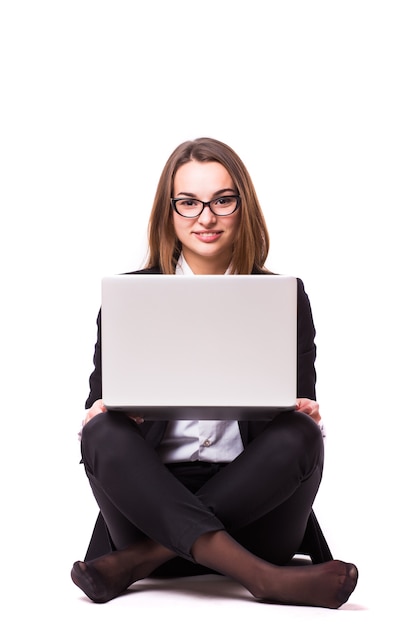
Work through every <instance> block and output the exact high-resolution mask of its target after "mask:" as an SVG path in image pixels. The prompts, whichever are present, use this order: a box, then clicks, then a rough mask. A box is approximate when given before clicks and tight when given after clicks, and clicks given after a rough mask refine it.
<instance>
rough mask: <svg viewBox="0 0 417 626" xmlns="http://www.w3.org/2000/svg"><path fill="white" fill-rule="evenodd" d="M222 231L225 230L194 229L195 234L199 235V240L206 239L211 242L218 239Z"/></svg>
mask: <svg viewBox="0 0 417 626" xmlns="http://www.w3.org/2000/svg"><path fill="white" fill-rule="evenodd" d="M222 232H223V231H221V230H199V231H193V235H194V236H195V237H197V239H198V240H199V241H205V242H206V243H210V242H212V241H217V239H219V237H220V236H221V234H222Z"/></svg>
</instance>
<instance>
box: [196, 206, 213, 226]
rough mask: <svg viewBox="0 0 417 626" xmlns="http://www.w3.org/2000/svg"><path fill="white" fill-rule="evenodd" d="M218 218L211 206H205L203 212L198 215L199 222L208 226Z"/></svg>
mask: <svg viewBox="0 0 417 626" xmlns="http://www.w3.org/2000/svg"><path fill="white" fill-rule="evenodd" d="M216 220H217V216H216V215H215V214H214V213H213V212H212V211H211V210H210V207H209V206H205V207H204V209H203V212H202V213H200V215H199V216H198V222H199V224H201V225H202V226H208V225H210V224H215V223H216Z"/></svg>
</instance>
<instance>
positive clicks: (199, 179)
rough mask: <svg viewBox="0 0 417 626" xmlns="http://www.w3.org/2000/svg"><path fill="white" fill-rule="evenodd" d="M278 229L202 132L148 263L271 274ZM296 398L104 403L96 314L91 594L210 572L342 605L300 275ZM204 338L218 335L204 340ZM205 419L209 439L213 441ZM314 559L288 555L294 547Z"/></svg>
mask: <svg viewBox="0 0 417 626" xmlns="http://www.w3.org/2000/svg"><path fill="white" fill-rule="evenodd" d="M268 246H269V239H268V233H267V229H266V225H265V222H264V218H263V215H262V212H261V209H260V206H259V202H258V199H257V196H256V193H255V190H254V187H253V184H252V182H251V179H250V177H249V174H248V172H247V170H246V168H245V166H244V165H243V163H242V161H241V160H240V158H239V157H238V156H237V155H236V154H235V152H234V151H233V150H231V149H230V148H229V147H228V146H227V145H225V144H223V143H221V142H219V141H216V140H213V139H207V138H202V139H198V140H196V141H190V142H185V143H183V144H181V145H180V146H179V147H178V148H177V149H176V150H175V151H174V152H173V154H172V155H171V156H170V158H169V159H168V161H167V163H166V165H165V168H164V170H163V172H162V175H161V178H160V181H159V184H158V188H157V192H156V196H155V201H154V205H153V209H152V212H151V216H150V223H149V259H148V264H147V267H146V269H144V270H141V273H167V274H184V273H194V274H224V273H238V274H250V273H255V274H258V273H268V272H267V270H266V269H265V267H264V262H265V259H266V256H267V253H268ZM297 321H298V395H299V400H298V407H297V409H298V410H297V411H288V412H285V413H281V414H279V415H277V417H276V418H274V419H273V420H271V421H267V422H266V421H263V422H259V421H257V422H239V423H237V422H233V421H231V422H227V423H224V422H204V424H202V423H199V422H193V421H186V420H180V421H177V422H169V423H166V422H165V423H164V422H148V421H143V420H142V419H141V418H137V417H134V416H127V415H124V414H120V413H119V414H116V413H114V412H111V411H106V407H105V406H104V405H103V402H102V400H101V338H100V316H99V318H98V340H97V344H96V349H95V357H94V363H95V369H94V371H93V373H92V375H91V377H90V395H89V398H88V400H87V403H86V408H87V409H88V412H87V415H86V417H85V420H84V426H83V431H82V440H81V448H82V459H83V463H84V466H85V470H86V473H87V476H88V479H89V481H90V484H91V488H92V491H93V493H94V496H95V498H96V500H97V503H98V505H99V508H100V516H99V520H98V523H97V525H96V529H95V533H94V535H93V538H92V541H91V543H90V546H89V550H88V552H87V555H86V560H85V561H84V562H82V561H77V562H76V563H74V566H73V568H72V571H71V576H72V579H73V581H74V583H75V584H76V585H78V586H79V587H80V588H81V589H82V590H83V591H84V593H85V594H86V595H87V596H88V597H89V598H90V599H91V600H93V601H94V602H107V601H108V600H111V599H112V598H115V597H116V596H118V595H120V594H121V593H123V592H124V591H125V590H126V589H127V588H128V587H129V586H130V585H131V584H132V583H134V582H135V581H138V580H140V579H143V578H145V577H147V576H150V575H153V576H155V575H158V574H159V575H161V574H162V575H185V574H187V575H189V574H191V573H201V572H208V571H211V572H212V571H214V572H218V573H220V574H223V575H226V576H228V577H230V578H232V579H234V580H236V581H237V582H239V583H241V584H242V585H243V586H244V587H245V588H246V589H248V590H249V592H250V593H251V594H252V595H253V596H254V597H255V598H259V599H263V600H268V601H271V602H277V603H287V604H297V605H299V604H302V605H312V606H321V607H328V608H338V607H339V606H341V605H342V604H343V603H345V602H346V601H347V599H348V598H349V596H350V594H351V593H352V591H353V590H354V588H355V586H356V582H357V577H358V572H357V569H356V567H355V566H354V565H352V564H350V563H344V562H342V561H335V560H333V559H332V557H331V554H330V551H329V550H328V547H327V544H326V542H325V540H324V537H323V536H322V535H321V534H320V528H319V526H318V524H317V522H316V520H315V517H314V514H313V512H312V505H313V502H314V499H315V496H316V493H317V490H318V488H319V484H320V481H321V476H322V468H323V439H322V433H321V429H320V427H319V426H318V423H319V422H320V420H321V418H320V413H319V406H318V404H317V402H316V400H315V368H314V360H315V344H314V336H315V331H314V325H313V320H312V316H311V310H310V304H309V300H308V297H307V295H306V293H305V291H304V287H303V284H302V282H301V281H300V280H298V320H297ZM200 339H201V340H202V341H205V340H210V337H206V336H202V337H201V338H200ZM207 428H209V429H211V432H212V433H213V435H214V436H213V440H214V441H216V444H215V445H214V446H211V447H208V448H207V446H204V443H203V440H204V439H205V436H204V433H206V432H207ZM303 551H305V552H307V553H309V554H310V555H311V558H312V561H313V564H312V565H307V566H303V567H292V566H291V565H289V562H290V561H291V559H292V557H293V556H294V555H295V554H297V553H299V552H303Z"/></svg>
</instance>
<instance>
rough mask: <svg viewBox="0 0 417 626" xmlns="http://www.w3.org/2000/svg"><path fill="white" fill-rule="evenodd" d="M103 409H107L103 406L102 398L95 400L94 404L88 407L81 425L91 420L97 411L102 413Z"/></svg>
mask: <svg viewBox="0 0 417 626" xmlns="http://www.w3.org/2000/svg"><path fill="white" fill-rule="evenodd" d="M105 411H107V409H106V407H105V406H104V402H103V400H101V399H100V400H96V401H95V402H94V404H93V405H92V406H91V407H90V408H89V409H88V411H87V413H86V415H85V418H84V420H83V426H85V425H86V424H87V423H88V422H89V421H90V420H92V419H93V417H95V416H96V415H98V414H99V413H104V412H105Z"/></svg>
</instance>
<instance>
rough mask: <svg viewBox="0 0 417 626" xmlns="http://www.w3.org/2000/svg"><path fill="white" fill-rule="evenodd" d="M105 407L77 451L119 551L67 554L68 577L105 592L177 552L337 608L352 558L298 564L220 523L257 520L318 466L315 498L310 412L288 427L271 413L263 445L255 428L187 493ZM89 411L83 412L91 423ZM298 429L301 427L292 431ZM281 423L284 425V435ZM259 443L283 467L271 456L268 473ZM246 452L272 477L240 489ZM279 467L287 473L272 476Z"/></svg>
mask: <svg viewBox="0 0 417 626" xmlns="http://www.w3.org/2000/svg"><path fill="white" fill-rule="evenodd" d="M103 417H104V416H100V422H99V421H98V420H97V421H96V424H95V425H94V428H90V431H94V432H91V433H90V434H87V435H86V433H84V434H83V440H84V437H86V440H85V444H84V448H85V455H84V456H85V463H86V469H87V473H88V475H89V478H90V482H91V486H92V488H93V492H94V494H95V496H96V498H97V501H98V503H99V506H100V509H101V511H102V513H103V516H104V517H105V519H106V524H107V526H108V528H109V530H110V533H111V536H112V539H113V541H114V543H115V545H116V548H117V551H115V552H113V553H111V554H109V555H106V556H104V557H100V558H99V559H95V560H93V561H89V562H86V563H83V562H76V563H75V564H74V566H73V569H72V572H71V575H72V578H73V581H74V582H75V584H77V585H78V586H79V587H80V588H81V589H82V590H83V591H84V592H85V593H86V595H87V596H88V597H90V599H92V600H93V601H95V602H106V601H108V600H110V599H112V598H114V597H116V596H117V595H119V594H120V593H122V592H123V591H124V590H125V589H126V588H127V587H128V586H130V585H131V584H132V583H133V582H135V581H137V580H139V579H142V578H144V577H146V576H148V575H150V574H151V573H152V572H153V571H154V570H155V569H156V568H157V567H159V566H160V565H161V564H163V563H165V562H167V561H169V560H170V559H172V558H174V557H175V556H177V555H180V556H183V557H184V558H186V559H189V560H192V561H194V562H196V563H199V564H201V565H204V566H206V567H209V568H210V569H214V570H215V571H218V572H219V573H222V574H225V575H227V576H229V577H231V578H233V579H234V580H236V581H237V582H239V583H241V584H242V585H243V586H244V587H245V588H246V589H248V591H249V592H250V593H251V594H252V595H253V596H254V597H256V598H260V599H265V600H269V601H274V602H283V603H291V604H308V605H314V606H325V607H328V608H337V607H339V606H340V605H341V604H343V603H344V602H346V601H347V599H348V597H349V596H350V594H351V593H352V591H353V589H354V588H355V586H356V581H357V576H358V574H357V570H356V567H355V566H354V565H352V564H346V563H344V562H342V561H331V562H329V563H324V564H320V565H313V566H306V567H302V568H293V567H285V566H281V565H275V564H272V563H271V562H269V560H265V559H263V558H260V557H259V556H256V555H255V554H254V553H252V552H250V551H249V550H247V549H246V548H245V547H244V546H243V545H241V544H240V543H238V542H237V541H236V540H235V539H234V538H233V537H232V536H231V535H230V534H229V532H226V530H225V528H224V526H223V522H224V521H226V523H227V528H228V530H229V527H230V528H231V529H234V528H236V529H237V530H238V529H239V526H242V525H243V526H246V527H247V528H248V527H250V524H252V523H254V524H256V522H257V520H258V519H260V518H262V516H265V517H267V516H268V514H270V513H271V511H273V510H275V509H276V508H277V507H279V505H280V503H282V502H284V503H285V502H287V501H289V500H291V499H292V498H294V494H296V493H297V492H298V491H300V487H301V486H302V485H305V484H306V483H307V482H308V480H309V479H311V480H312V477H313V475H316V478H315V481H316V484H315V487H314V488H312V490H311V493H310V496H309V497H310V499H311V500H313V499H314V495H315V492H316V490H317V488H318V484H319V482H320V478H317V471H318V468H319V470H320V464H321V461H322V460H320V458H321V453H320V446H319V445H318V444H317V441H316V445H315V450H316V452H314V453H311V454H306V453H305V450H306V449H307V450H308V449H309V448H308V446H311V444H312V443H313V442H312V440H311V441H306V439H305V436H304V435H305V434H306V433H307V434H308V437H310V438H311V437H312V436H313V439H314V438H315V437H316V433H314V429H312V428H311V427H310V424H311V422H310V421H309V418H306V419H304V418H300V417H298V418H297V422H298V423H297V428H296V429H295V428H294V427H293V426H294V424H291V427H290V428H288V425H289V424H290V421H289V420H291V419H294V418H289V417H288V416H287V418H282V419H281V420H280V421H277V425H274V426H273V427H272V429H269V431H268V433H267V435H265V437H264V440H265V441H269V444H268V446H266V447H265V441H264V442H263V441H262V436H261V437H259V438H258V439H257V440H255V442H253V443H255V445H253V444H251V445H250V446H248V448H247V454H246V451H245V453H243V454H242V455H241V457H239V459H237V460H236V461H235V462H234V463H232V464H230V465H229V466H228V467H227V468H225V470H222V472H221V473H220V474H218V475H217V476H216V477H215V479H212V480H210V481H208V482H207V483H206V485H205V486H203V488H202V489H201V490H200V491H199V492H198V494H197V495H196V496H195V495H193V494H192V493H191V492H190V491H189V490H188V489H187V488H186V487H184V486H183V485H182V484H181V483H180V482H179V481H178V480H177V479H176V478H175V477H174V476H172V475H171V474H170V473H169V472H168V470H167V468H165V466H163V464H162V463H161V462H160V460H159V457H158V456H157V454H156V453H155V451H154V450H152V449H151V448H149V446H148V445H147V444H146V442H144V441H143V439H141V443H140V442H139V440H137V439H136V441H135V436H136V438H137V437H138V436H139V435H138V433H137V431H136V432H135V433H134V435H133V431H132V429H131V428H130V426H129V428H128V427H127V426H126V424H124V423H123V424H122V422H121V421H120V420H116V419H115V418H114V417H112V416H109V415H107V416H106V417H104V420H103ZM94 421H95V420H92V422H90V424H91V425H92V426H93V423H94ZM294 423H295V422H294ZM303 424H304V425H303ZM307 424H308V426H307ZM109 429H110V431H111V432H109ZM129 429H130V430H129ZM128 430H129V432H127V431H128ZM303 431H304V435H303V436H301V437H299V433H300V432H301V433H303ZM274 433H275V435H276V436H277V437H278V438H279V439H280V440H281V443H282V446H281V447H282V449H281V455H278V454H277V450H276V448H275V444H274V441H273V439H274V437H273V435H274ZM289 433H290V434H291V433H292V434H291V437H290V439H291V442H290V441H289ZM294 433H295V434H296V435H297V436H296V437H295V439H294ZM109 434H111V437H110V438H109ZM127 435H128V436H127ZM132 435H133V438H132ZM109 441H110V442H111V445H110V446H109V445H108V442H109ZM289 443H291V446H289ZM297 445H298V446H301V448H302V450H303V451H304V452H303V454H294V453H295V452H296V448H297ZM294 446H295V447H294ZM138 448H140V451H139V450H138ZM258 448H259V449H258ZM301 448H300V450H301ZM118 450H123V451H124V454H123V455H120V453H119V452H117V451H118ZM129 450H130V451H129ZM266 450H269V454H270V455H271V457H272V455H273V457H274V459H275V458H276V457H279V458H280V459H281V460H280V462H281V463H282V467H280V466H279V464H278V467H276V463H275V470H276V473H275V475H274V476H272V477H271V471H270V469H271V468H270V466H269V462H268V459H267V457H266V456H265V451H266ZM103 451H104V453H103ZM260 452H262V454H260ZM245 454H246V457H245V456H244V455H245ZM251 456H252V457H253V459H250V457H251ZM294 457H296V459H297V460H296V461H295V462H294ZM248 458H249V461H251V463H252V467H253V468H254V467H255V466H254V465H253V462H254V460H255V461H256V460H258V465H257V467H256V472H257V478H258V479H259V476H258V474H259V473H260V478H262V479H263V481H264V482H266V483H268V481H271V480H272V483H271V485H270V487H268V488H266V487H265V485H264V488H263V489H259V483H258V482H257V481H256V480H255V481H252V483H253V486H254V487H255V491H256V493H255V494H254V493H253V489H252V488H251V489H249V488H248V489H246V486H248V487H249V482H250V481H249V478H248V474H247V472H246V474H245V472H243V464H244V463H246V462H247V461H248ZM125 459H128V462H127V461H126V460H125ZM306 459H307V460H306ZM259 461H260V462H259ZM306 463H307V465H306ZM255 465H256V464H255ZM232 466H234V467H232ZM240 466H242V467H240ZM265 467H266V468H267V469H266V471H265ZM284 469H285V474H284V475H283V476H280V473H282V471H283V470H284ZM226 470H227V471H226ZM262 472H263V474H262ZM115 477H116V480H115ZM245 477H246V478H245ZM229 479H230V480H229ZM149 481H150V482H149ZM230 481H231V482H230ZM239 482H240V483H241V487H242V488H241V489H240V491H241V492H242V494H243V493H245V492H247V497H246V502H245V498H244V497H243V495H242V497H241V498H240V500H241V502H240V503H239V499H238V502H237V501H236V498H235V499H234V500H233V499H232V498H231V494H230V484H233V491H234V492H235V488H236V485H239ZM261 482H262V481H261ZM161 489H162V491H161ZM301 490H302V489H301ZM161 493H163V494H164V496H163V497H161ZM271 494H273V497H271ZM255 496H256V497H255ZM309 506H311V502H310V503H309V502H307V503H306V505H305V508H306V511H307V512H308V510H309ZM115 511H116V512H117V514H116V516H115V515H114V512H115ZM168 511H169V514H167V512H168ZM117 516H118V517H117ZM220 520H221V521H220ZM151 537H153V538H152V539H151ZM281 543H283V544H285V543H286V537H282V538H281ZM295 548H296V545H295Z"/></svg>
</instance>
